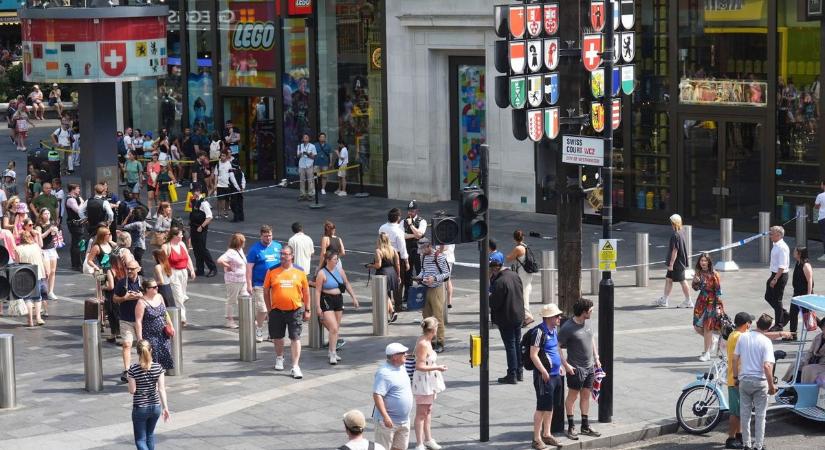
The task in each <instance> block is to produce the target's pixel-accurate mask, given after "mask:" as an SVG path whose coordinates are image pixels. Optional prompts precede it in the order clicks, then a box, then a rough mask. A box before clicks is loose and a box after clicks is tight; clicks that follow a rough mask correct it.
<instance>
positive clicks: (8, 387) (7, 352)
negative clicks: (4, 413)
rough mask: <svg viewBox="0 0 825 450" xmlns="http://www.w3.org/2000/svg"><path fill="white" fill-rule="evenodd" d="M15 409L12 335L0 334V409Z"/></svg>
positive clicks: (15, 382)
mask: <svg viewBox="0 0 825 450" xmlns="http://www.w3.org/2000/svg"><path fill="white" fill-rule="evenodd" d="M16 407H17V377H16V375H15V373H14V335H13V334H0V408H2V409H6V408H16Z"/></svg>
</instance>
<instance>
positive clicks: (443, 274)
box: [421, 253, 450, 288]
mask: <svg viewBox="0 0 825 450" xmlns="http://www.w3.org/2000/svg"><path fill="white" fill-rule="evenodd" d="M424 277H433V278H435V281H434V282H433V284H431V285H429V286H427V287H431V288H435V287H439V286H441V283H443V282H445V281H447V279H448V278H450V265H449V264H447V258H446V257H445V256H444V255H443V254H442V253H438V254H431V255H424V256H423V257H422V258H421V278H424Z"/></svg>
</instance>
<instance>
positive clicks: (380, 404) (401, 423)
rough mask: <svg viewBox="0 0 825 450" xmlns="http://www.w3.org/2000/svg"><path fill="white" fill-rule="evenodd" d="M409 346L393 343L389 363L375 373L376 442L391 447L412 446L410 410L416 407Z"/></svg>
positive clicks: (389, 347)
mask: <svg viewBox="0 0 825 450" xmlns="http://www.w3.org/2000/svg"><path fill="white" fill-rule="evenodd" d="M407 350H409V349H408V348H407V347H405V346H403V345H401V344H399V343H398V342H393V343H391V344H389V345H387V347H386V348H385V349H384V354H385V355H386V357H387V362H385V363H384V364H382V365H381V366H380V367H379V368H378V371H376V372H375V380H374V381H373V384H372V399H373V401H374V402H375V408H374V412H373V419H374V420H375V442H376V443H377V444H381V445H383V446H384V447H386V448H388V449H390V450H406V448H407V447H409V445H410V411H411V410H412V406H413V393H412V385H411V383H410V376H409V375H407V370H406V369H405V367H404V362H405V361H406V359H407Z"/></svg>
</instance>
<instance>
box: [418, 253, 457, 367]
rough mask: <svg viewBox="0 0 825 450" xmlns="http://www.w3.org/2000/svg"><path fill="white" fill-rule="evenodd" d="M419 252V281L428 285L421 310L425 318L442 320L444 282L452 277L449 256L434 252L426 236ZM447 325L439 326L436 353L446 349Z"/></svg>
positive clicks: (444, 304) (444, 305)
mask: <svg viewBox="0 0 825 450" xmlns="http://www.w3.org/2000/svg"><path fill="white" fill-rule="evenodd" d="M418 252H419V253H420V254H421V255H422V257H421V273H420V274H419V275H418V277H417V279H418V282H419V283H421V284H423V285H424V286H426V287H427V293H426V294H425V300H424V308H423V309H422V310H421V312H422V314H423V316H424V318H425V319H426V318H427V317H435V318H436V319H439V322H442V321H443V319H444V311H445V309H446V306H447V305H446V302H445V298H444V286H443V284H444V282H445V281H446V280H447V279H448V278H450V267H449V266H448V265H447V258H445V257H444V255H437V254H435V252H433V247H432V245H431V244H430V240H429V239H428V238H426V237H424V238H421V239H419V241H418ZM445 328H446V326H444V325H442V326H440V327H438V333H437V342H436V343H435V345H434V346H433V348H434V349H435V352H436V353H441V352H443V351H444V347H445V344H446V342H445V337H444V336H445V334H446V330H445Z"/></svg>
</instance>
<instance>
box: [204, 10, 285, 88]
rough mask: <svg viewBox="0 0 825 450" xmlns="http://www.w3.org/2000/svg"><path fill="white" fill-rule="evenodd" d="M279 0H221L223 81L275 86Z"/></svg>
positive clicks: (228, 84)
mask: <svg viewBox="0 0 825 450" xmlns="http://www.w3.org/2000/svg"><path fill="white" fill-rule="evenodd" d="M276 6H277V2H273V1H271V0H247V1H243V2H238V1H234V0H233V1H227V0H221V1H220V2H219V4H218V35H219V36H220V53H221V71H220V76H221V85H222V86H231V87H255V88H274V87H275V86H276V84H275V80H276V70H277V66H278V62H277V59H276V58H277V53H276V52H275V48H276V46H277V45H278V27H277V23H278V11H277V9H276Z"/></svg>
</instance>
